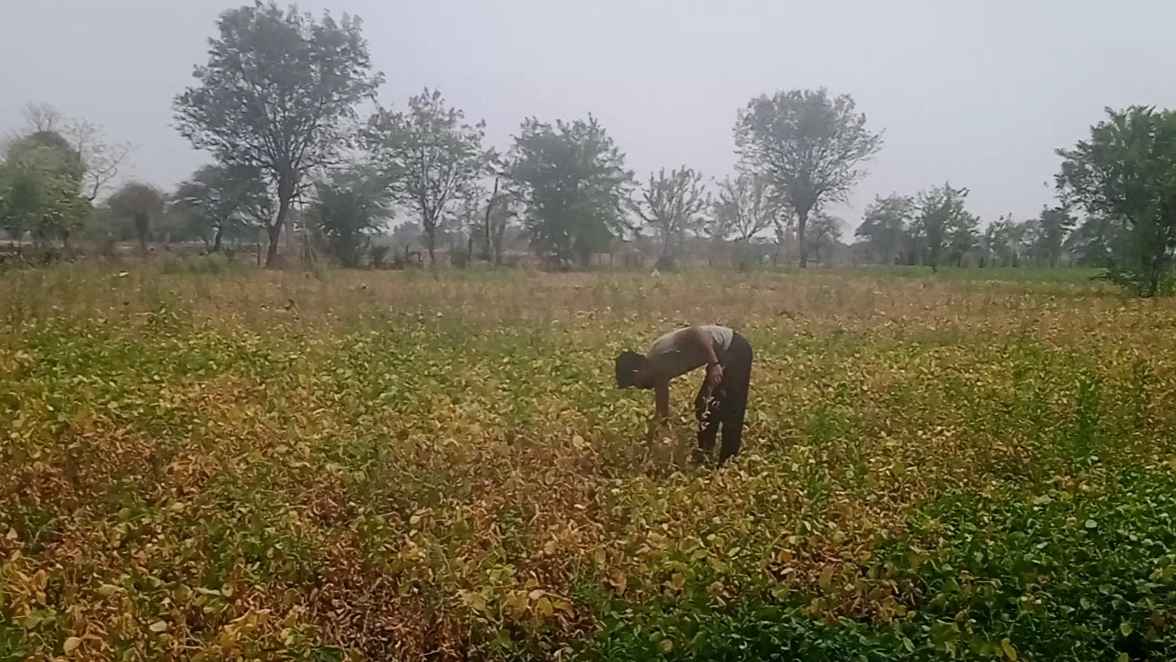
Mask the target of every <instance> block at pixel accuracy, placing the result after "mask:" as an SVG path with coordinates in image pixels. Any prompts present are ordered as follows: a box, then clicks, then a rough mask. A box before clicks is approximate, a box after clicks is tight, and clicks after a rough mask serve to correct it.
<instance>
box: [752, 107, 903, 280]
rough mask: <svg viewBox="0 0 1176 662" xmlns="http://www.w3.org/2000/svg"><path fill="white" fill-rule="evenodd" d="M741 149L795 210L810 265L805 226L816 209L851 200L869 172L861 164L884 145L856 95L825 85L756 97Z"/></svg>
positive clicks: (802, 256) (802, 249)
mask: <svg viewBox="0 0 1176 662" xmlns="http://www.w3.org/2000/svg"><path fill="white" fill-rule="evenodd" d="M735 141H736V146H737V152H738V153H739V155H740V157H741V158H742V159H743V160H744V161H745V163H746V164H747V165H748V166H749V167H751V168H753V169H754V170H755V171H757V172H759V173H761V174H763V175H765V176H767V177H768V179H769V182H770V184H771V186H772V187H773V188H774V189H775V190H776V191H777V192H778V193H779V194H780V195H781V196H783V197H784V199H785V200H787V202H788V205H789V206H790V207H791V209H792V210H793V213H795V214H796V231H797V241H798V243H799V246H800V266H801V267H804V266H806V265H807V264H808V261H807V250H806V243H805V240H804V234H805V229H806V226H807V224H808V218H809V215H810V214H811V213H812V212H813V210H815V209H818V208H820V207H822V206H824V205H826V204H828V203H833V202H842V201H844V200H846V198H847V197H848V195H849V193H850V192H851V191H852V190H853V187H854V185H855V184H856V183H857V182H858V180H860V179H861V178H862V177H863V176H865V174H866V171H865V170H864V168H863V167H862V164H863V163H864V162H865V161H867V160H869V159H870V158H872V157H873V156H874V155H875V154H877V152H878V150H879V149H881V145H882V136H881V134H880V133H879V134H875V133H871V132H870V131H869V130H868V129H867V128H866V116H865V115H864V114H859V113H857V112H856V107H855V104H854V101H853V98H852V97H850V96H848V95H841V96H838V97H835V98H830V97H829V95H828V93H827V92H826V90H825V89H824V88H821V89H818V90H815V91H813V90H792V91H790V92H777V93H776V94H774V95H773V96H767V95H763V96H760V97H757V98H755V99H752V100H751V101H750V102H749V103H748V104H747V106H746V108H744V109H742V110H741V111H740V112H739V118H738V121H737V122H736V125H735Z"/></svg>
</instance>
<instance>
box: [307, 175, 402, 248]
mask: <svg viewBox="0 0 1176 662" xmlns="http://www.w3.org/2000/svg"><path fill="white" fill-rule="evenodd" d="M389 197H390V196H389V193H388V188H387V182H385V181H384V180H383V178H381V177H378V176H376V175H375V174H374V173H371V172H369V171H366V170H364V169H360V168H356V169H351V170H345V171H342V172H339V173H336V174H335V175H334V176H333V177H331V178H330V179H328V180H325V181H319V182H316V183H315V200H314V202H312V203H311V205H310V209H309V217H310V220H311V222H312V223H313V224H314V227H315V228H316V229H317V230H318V232H319V233H321V235H322V236H323V237H324V238H325V239H326V242H327V247H328V250H329V251H330V253H331V255H332V256H333V257H334V258H335V259H336V260H338V261H339V264H340V265H342V266H343V267H345V268H348V269H354V268H356V267H358V266H359V263H360V261H361V260H362V258H363V251H364V249H366V248H367V246H368V245H369V243H370V239H371V235H372V234H373V233H374V232H377V231H379V230H380V229H382V228H383V227H384V226H385V225H386V224H387V222H388V221H389V220H391V217H392V212H391V205H390V200H389Z"/></svg>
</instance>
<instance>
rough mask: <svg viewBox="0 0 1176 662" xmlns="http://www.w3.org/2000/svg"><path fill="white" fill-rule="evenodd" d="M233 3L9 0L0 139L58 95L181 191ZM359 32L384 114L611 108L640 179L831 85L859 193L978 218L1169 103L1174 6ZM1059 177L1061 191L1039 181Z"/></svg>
mask: <svg viewBox="0 0 1176 662" xmlns="http://www.w3.org/2000/svg"><path fill="white" fill-rule="evenodd" d="M233 4H234V3H233V2H232V0H0V131H6V130H8V129H13V128H19V127H20V125H21V123H22V119H21V115H20V107H21V106H22V105H23V104H24V103H26V102H28V101H43V102H49V103H51V104H53V105H55V106H57V108H58V109H59V110H60V111H62V112H63V113H65V114H66V115H68V116H82V117H85V118H87V119H89V120H91V121H93V122H95V123H97V124H99V125H101V126H102V127H103V128H104V130H105V132H106V134H107V136H108V137H109V138H111V139H116V140H127V141H130V142H132V143H133V144H134V147H135V149H134V152H133V155H132V158H133V164H132V165H131V167H130V168H129V169H128V170H129V175H131V176H134V177H137V178H141V179H145V180H148V181H151V182H154V183H156V184H159V185H161V186H164V187H170V186H172V185H174V184H175V183H176V182H177V181H179V180H180V179H182V178H183V177H185V176H186V175H187V174H188V173H190V172H191V171H192V170H194V169H195V168H196V167H197V166H199V165H200V164H201V163H203V162H204V161H205V160H206V157H205V156H204V155H202V154H199V153H197V152H194V151H193V150H192V149H191V148H190V147H189V146H188V144H187V142H186V141H185V140H184V139H183V138H181V137H180V136H179V134H178V133H176V131H175V130H174V129H173V128H172V110H171V103H172V98H173V97H174V96H175V95H176V93H178V92H180V91H181V90H182V89H183V88H184V87H185V86H187V85H189V84H190V82H191V80H192V79H191V71H192V67H193V65H195V64H196V63H198V62H203V61H204V60H205V59H206V49H207V38H208V37H210V36H211V35H212V34H213V31H214V27H215V20H216V18H217V15H218V14H219V13H220V11H222V10H223V9H225V8H227V7H229V6H232V5H233ZM299 6H300V7H301V8H303V9H307V10H311V11H313V12H315V13H318V12H319V11H321V10H322V9H329V10H330V11H331V12H332V13H334V14H335V15H336V16H338V15H340V14H341V13H343V12H348V13H351V14H353V15H358V16H360V17H361V18H362V19H363V20H364V33H365V35H366V37H367V39H368V41H369V42H370V45H371V50H372V57H373V60H374V63H375V65H376V67H377V68H378V69H380V70H382V71H383V72H384V73H385V74H386V76H387V80H388V82H387V84H386V85H385V86H384V88H383V89H382V92H381V97H382V101H383V102H384V103H385V104H389V103H391V104H395V105H399V106H403V105H404V102H405V101H406V100H407V98H408V96H409V95H410V94H413V93H416V92H419V91H420V90H421V89H422V88H423V87H425V86H429V87H433V88H438V89H440V90H441V91H442V93H443V94H444V95H445V96H446V98H447V99H448V100H449V101H450V102H451V103H453V104H455V105H457V106H459V107H461V108H464V109H465V110H466V113H467V117H469V118H472V119H485V120H486V121H487V123H488V124H489V127H488V131H489V137H490V139H491V141H492V142H493V143H494V144H495V145H497V146H500V147H503V148H505V147H506V146H508V145H509V142H510V136H511V135H512V134H513V133H515V132H516V130H517V128H518V125H519V123H520V122H521V121H522V119H523V118H524V117H526V116H531V115H533V116H536V117H538V118H539V119H541V120H555V119H557V118H561V119H574V118H578V117H586V116H587V114H588V113H590V112H591V113H593V114H595V115H596V116H598V117H599V118H600V119H601V121H602V122H603V123H604V125H605V127H606V128H607V129H608V131H609V132H610V133H611V134H612V135H613V137H614V138H615V139H616V141H617V142H618V144H619V145H620V146H621V148H622V149H623V150H625V151H626V152H627V155H628V161H627V162H628V165H629V166H630V167H631V168H633V169H635V170H636V171H637V173H638V175H639V176H642V177H646V176H648V172H649V171H650V170H655V169H657V168H660V167H662V166H665V167H667V168H669V167H674V166H678V165H680V164H686V165H689V166H691V167H693V168H696V169H699V170H701V171H703V172H704V173H706V175H707V176H708V177H709V176H715V177H721V176H723V175H725V174H727V173H729V172H730V170H731V167H732V165H733V161H734V155H733V146H734V140H733V137H732V126H733V124H734V122H735V115H736V111H737V109H739V108H740V107H742V106H743V105H744V104H746V102H747V101H748V100H749V99H750V98H751V97H753V96H756V95H759V94H761V93H771V92H774V91H776V90H786V89H791V88H805V87H809V88H813V87H819V86H825V87H827V88H828V89H829V92H830V93H832V94H840V93H849V94H852V95H853V97H854V98H855V99H856V101H857V104H858V109H859V110H861V111H863V112H865V113H866V115H867V118H868V123H869V126H871V127H872V128H874V129H876V130H878V129H885V136H884V144H883V147H882V151H881V153H880V154H879V155H878V157H877V159H876V161H875V162H874V163H873V164H872V165H871V166H870V170H871V174H870V176H869V177H868V178H867V179H866V180H865V181H863V182H862V184H861V185H860V186H859V187H858V189H857V191H856V193H855V195H854V199H853V203H852V204H851V205H850V206H849V207H847V208H843V209H840V210H837V211H838V212H839V213H841V214H842V215H843V216H845V217H846V219H847V220H848V221H850V223H851V225H856V224H857V222H858V217H859V215H860V212H861V209H862V208H863V207H864V206H865V204H867V203H868V202H869V201H870V200H872V199H873V197H874V196H875V195H876V194H882V195H885V194H888V193H890V192H892V191H898V192H901V193H915V192H917V191H918V190H920V189H923V188H927V187H930V186H933V185H936V184H940V183H942V182H944V181H946V180H950V181H951V183H952V184H953V185H956V186H966V187H968V188H969V189H971V195H970V197H969V204H970V207H971V209H972V210H973V211H974V212H977V213H979V214H980V215H981V216H982V217H983V218H984V220H986V221H988V220H993V219H995V218H996V217H997V216H998V215H1000V214H1003V213H1013V214H1015V215H1017V216H1018V217H1027V216H1032V215H1035V214H1036V213H1037V212H1038V210H1039V209H1040V207H1041V205H1043V204H1045V203H1048V202H1050V201H1051V200H1052V177H1053V174H1054V173H1055V172H1056V170H1057V164H1058V158H1057V156H1056V155H1055V154H1054V149H1055V148H1058V147H1065V146H1070V145H1072V144H1073V143H1074V142H1075V141H1077V140H1079V139H1082V138H1084V137H1085V136H1086V135H1087V131H1088V127H1089V125H1090V124H1092V123H1094V122H1097V121H1098V120H1100V119H1101V117H1102V114H1103V108H1104V107H1105V106H1112V107H1116V108H1118V107H1122V106H1126V105H1128V104H1132V103H1145V104H1156V105H1159V106H1174V107H1176V85H1174V84H1173V82H1172V72H1173V71H1176V47H1174V46H1176V42H1174V41H1173V40H1172V28H1173V26H1176V2H1173V0H1128V1H1126V2H1124V3H1122V4H1120V5H1118V6H1119V7H1120V8H1119V9H1112V7H1113V5H1112V4H1110V3H1107V2H1095V1H1094V0H983V1H979V0H974V1H972V2H962V1H960V0H889V1H886V2H879V1H877V0H873V1H870V0H854V1H846V0H842V1H837V0H826V1H824V2H815V1H814V2H805V3H802V2H794V1H790V0H777V1H774V2H773V1H771V0H729V1H728V2H726V3H719V2H702V1H700V0H679V1H678V2H670V1H669V0H663V1H657V2H655V1H653V0H629V1H628V2H622V1H620V0H593V1H592V2H583V1H581V2H558V1H552V0H547V1H542V0H496V1H492V2H491V1H487V0H481V1H477V0H433V1H431V2H430V1H428V0H414V1H412V2H409V1H406V0H399V1H396V0H337V1H333V2H322V1H319V0H316V1H314V2H301V3H299ZM1047 182H1048V183H1049V185H1048V186H1047Z"/></svg>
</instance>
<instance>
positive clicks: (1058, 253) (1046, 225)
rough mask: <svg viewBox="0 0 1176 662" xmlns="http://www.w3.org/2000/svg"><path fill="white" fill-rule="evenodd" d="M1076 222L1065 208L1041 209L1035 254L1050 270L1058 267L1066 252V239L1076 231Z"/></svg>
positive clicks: (1034, 247)
mask: <svg viewBox="0 0 1176 662" xmlns="http://www.w3.org/2000/svg"><path fill="white" fill-rule="evenodd" d="M1074 222H1075V219H1074V217H1073V216H1072V215H1071V214H1070V210H1069V209H1067V208H1066V207H1065V206H1058V207H1042V208H1041V215H1040V216H1038V217H1037V224H1036V225H1037V233H1036V236H1035V241H1034V242H1033V252H1034V254H1035V255H1036V256H1037V257H1038V259H1040V260H1042V261H1043V262H1045V263H1046V264H1048V265H1049V266H1050V268H1054V267H1057V266H1058V261H1059V260H1061V258H1062V253H1063V252H1065V244H1066V238H1067V237H1068V236H1069V235H1070V232H1071V231H1072V230H1073V229H1074Z"/></svg>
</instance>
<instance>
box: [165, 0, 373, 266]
mask: <svg viewBox="0 0 1176 662" xmlns="http://www.w3.org/2000/svg"><path fill="white" fill-rule="evenodd" d="M217 30H218V35H217V37H215V38H213V39H211V40H210V47H209V52H208V63H207V64H205V65H203V66H198V67H196V69H195V72H194V74H193V76H194V77H195V79H196V81H197V84H196V85H195V86H193V87H190V88H188V89H187V90H185V91H184V92H183V93H181V94H180V95H179V96H177V97H176V99H175V110H176V120H177V122H178V126H179V130H180V133H181V134H183V135H184V136H185V137H187V138H188V139H189V140H190V141H191V142H192V144H193V145H194V146H195V147H197V148H199V149H206V150H208V151H210V152H212V154H213V155H214V156H215V157H216V158H217V160H218V161H220V162H221V163H223V164H225V165H230V166H243V167H249V168H255V169H257V170H258V171H259V172H260V173H261V174H262V176H263V177H264V180H265V182H266V184H267V187H268V188H269V190H270V194H271V196H272V197H273V198H274V199H275V200H276V202H277V205H276V207H277V211H276V213H275V214H274V216H273V218H271V219H269V220H268V221H267V223H266V230H267V233H268V235H269V250H268V253H267V255H266V266H274V265H275V264H276V262H277V255H278V240H279V239H280V235H281V231H282V227H283V226H284V225H285V224H286V222H287V218H288V216H289V214H290V211H291V209H292V206H293V203H294V201H295V198H296V196H298V195H299V194H300V193H301V192H302V191H303V190H304V188H305V187H306V186H307V185H308V183H309V177H308V176H309V174H310V173H311V172H313V171H315V170H318V169H321V168H326V167H330V166H332V165H334V164H335V163H336V162H337V161H338V158H339V156H340V154H341V153H342V151H343V150H344V149H345V148H346V147H348V146H349V145H351V144H353V140H352V138H353V137H354V135H355V132H354V130H353V129H354V128H355V126H354V122H355V120H356V119H357V116H356V111H355V108H356V106H357V105H358V104H359V103H360V102H361V101H362V100H364V99H368V98H371V97H373V96H374V93H375V91H376V89H377V88H378V87H379V86H380V84H381V83H382V82H383V76H382V74H379V73H376V74H373V73H372V68H371V61H370V57H369V55H368V45H367V42H366V41H365V39H364V38H363V35H362V31H361V22H360V20H359V19H358V18H351V17H349V16H347V15H346V14H345V15H344V16H343V18H342V20H341V21H338V22H336V21H335V20H334V19H333V18H331V16H330V15H329V14H327V15H324V17H323V19H322V20H321V21H315V20H314V19H313V18H312V17H311V16H310V15H308V14H302V13H299V12H298V10H297V7H296V6H291V7H289V8H288V9H282V8H280V7H278V6H277V5H276V4H274V3H272V2H271V3H269V4H262V3H261V2H260V1H259V2H256V3H255V4H253V5H247V6H244V7H239V8H236V9H229V10H227V11H225V12H224V13H222V14H221V16H220V19H219V21H218V22H217Z"/></svg>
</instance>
